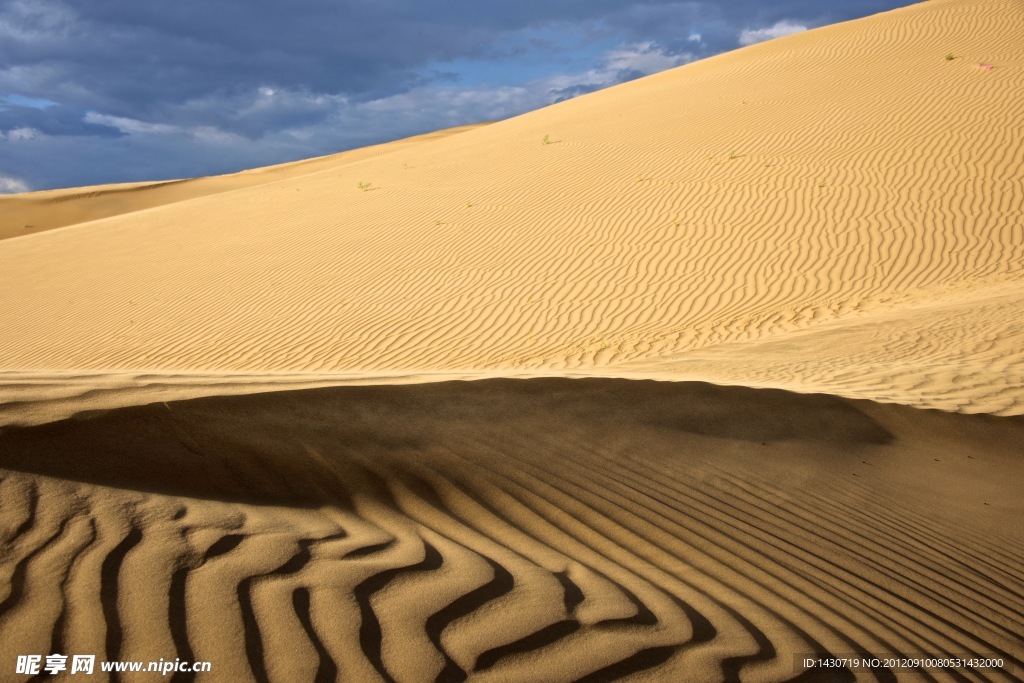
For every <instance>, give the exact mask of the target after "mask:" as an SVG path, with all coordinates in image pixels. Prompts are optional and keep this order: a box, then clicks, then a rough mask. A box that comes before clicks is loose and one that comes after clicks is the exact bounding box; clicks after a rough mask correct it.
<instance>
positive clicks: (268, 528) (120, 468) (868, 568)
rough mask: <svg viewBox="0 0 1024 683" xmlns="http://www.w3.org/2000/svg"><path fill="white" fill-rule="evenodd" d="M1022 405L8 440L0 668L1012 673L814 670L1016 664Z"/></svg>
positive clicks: (1005, 670)
mask: <svg viewBox="0 0 1024 683" xmlns="http://www.w3.org/2000/svg"><path fill="white" fill-rule="evenodd" d="M1022 420H1024V418H1020V417H1015V418H995V417H991V416H974V415H956V414H951V413H944V412H938V411H922V410H917V409H913V408H909V407H905V406H894V405H880V404H875V403H871V402H866V401H851V400H846V399H837V398H832V397H827V396H809V395H800V394H791V393H787V392H782V391H778V390H756V389H746V388H741V387H714V386H712V385H706V384H692V383H676V382H667V383H666V382H644V381H630V380H614V379H585V380H568V379H537V380H487V381H482V382H473V383H464V382H450V383H431V384H422V385H416V386H390V387H341V388H329V389H318V390H308V391H289V392H279V393H265V394H256V395H250V396H244V397H214V398H205V399H197V400H193V401H186V402H173V403H167V404H162V403H158V404H153V405H150V406H145V407H134V408H125V409H121V410H116V411H112V412H108V413H105V414H101V415H96V416H93V417H90V418H83V419H76V420H69V421H64V422H57V423H52V424H49V425H44V426H40V427H31V428H6V429H5V430H3V431H2V432H0V467H2V468H3V469H0V476H2V479H0V538H2V539H3V543H2V546H0V547H2V549H3V550H2V553H3V554H2V555H0V570H2V571H3V572H4V576H3V579H4V580H3V581H2V582H0V589H2V590H3V592H2V593H0V661H2V662H13V659H14V656H15V655H16V654H22V653H30V652H89V653H96V654H98V655H99V656H100V658H101V659H104V658H107V659H129V660H141V661H149V660H158V659H160V658H164V659H171V660H173V659H174V658H175V657H178V658H181V659H184V660H189V661H191V660H208V661H210V662H212V663H213V667H214V670H213V672H212V673H211V674H210V675H208V676H200V677H199V678H198V679H197V680H200V681H204V680H205V681H229V680H230V681H239V682H241V681H297V680H303V681H314V680H316V681H333V680H340V681H361V682H362V681H367V682H369V681H381V680H384V681H435V680H436V681H462V680H466V679H467V678H468V679H469V680H472V681H502V682H505V683H509V682H516V681H522V682H533V681H546V682H550V683H557V682H559V681H566V682H568V681H612V680H620V679H621V680H630V681H688V682H692V683H701V682H704V681H722V680H729V681H737V680H742V681H745V682H755V681H784V680H797V679H796V678H795V677H796V676H797V675H798V674H800V673H801V672H802V671H804V667H803V665H802V664H801V662H802V660H803V659H804V658H805V657H810V656H824V655H826V654H833V655H854V654H857V655H861V656H864V655H878V656H881V655H885V654H893V653H899V654H905V655H933V656H937V655H952V656H965V655H968V654H973V655H979V656H986V657H989V656H994V657H996V658H1001V659H1002V661H1003V667H1002V669H976V670H969V669H967V668H961V669H960V670H959V671H955V672H954V671H942V670H939V669H936V668H929V669H927V670H911V669H899V670H889V669H886V668H882V669H878V670H874V671H867V670H857V671H849V670H845V669H838V670H832V671H829V672H827V673H822V672H811V674H810V675H809V676H808V677H805V678H800V679H799V680H828V681H847V680H849V681H852V680H855V679H856V680H865V681H867V680H876V681H892V680H900V681H913V680H929V681H935V680H941V681H947V680H949V681H953V680H958V681H965V680H971V681H975V680H977V681H1019V680H1021V678H1020V676H1021V672H1022V671H1024V668H1022V666H1024V662H1022V661H1021V660H1022V658H1024V639H1022V636H1021V634H1022V633H1024V572H1022V566H1024V529H1022V527H1021V525H1020V524H1019V520H1020V519H1021V516H1022V514H1024V503H1022V500H1021V498H1020V496H1019V492H1020V488H1019V486H1020V482H1021V481H1022V479H1024V471H1022V470H1024V462H1022V461H1021V458H1020V450H1019V449H1020V444H1021V442H1022V440H1024V421H1022ZM631 675H632V677H630V676H631ZM148 676H149V678H146V679H145V680H149V679H150V678H152V674H148ZM138 680H143V678H139V679H138ZM174 680H178V681H181V680H190V679H189V678H188V677H185V676H178V677H176V678H175V679H174Z"/></svg>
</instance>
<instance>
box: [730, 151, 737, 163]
mask: <svg viewBox="0 0 1024 683" xmlns="http://www.w3.org/2000/svg"><path fill="white" fill-rule="evenodd" d="M737 158H739V154H737V153H736V150H734V149H730V150H729V161H732V160H733V159H737Z"/></svg>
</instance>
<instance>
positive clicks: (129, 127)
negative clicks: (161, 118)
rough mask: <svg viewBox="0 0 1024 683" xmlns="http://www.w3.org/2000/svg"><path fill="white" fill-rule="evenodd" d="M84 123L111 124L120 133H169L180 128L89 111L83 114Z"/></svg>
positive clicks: (178, 130) (176, 131)
mask: <svg viewBox="0 0 1024 683" xmlns="http://www.w3.org/2000/svg"><path fill="white" fill-rule="evenodd" d="M83 120H84V121H85V122H86V123H96V124H99V125H101V126H111V127H113V128H117V129H118V130H119V131H121V132H122V133H129V134H131V133H145V134H149V135H152V134H154V133H155V134H158V135H167V134H170V133H178V132H180V131H181V129H179V128H177V127H176V126H169V125H167V124H166V123H147V122H145V121H139V120H137V119H129V118H125V117H123V116H110V115H108V114H99V113H97V112H94V111H91V112H88V113H87V114H86V115H85V118H84V119H83Z"/></svg>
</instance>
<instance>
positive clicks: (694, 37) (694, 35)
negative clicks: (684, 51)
mask: <svg viewBox="0 0 1024 683" xmlns="http://www.w3.org/2000/svg"><path fill="white" fill-rule="evenodd" d="M703 39H704V37H703V36H702V35H701V34H699V33H696V32H694V33H691V34H690V36H689V37H688V38H687V40H688V41H690V42H691V43H699V42H700V41H702V40H703Z"/></svg>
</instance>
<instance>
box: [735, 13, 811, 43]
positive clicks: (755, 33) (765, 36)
mask: <svg viewBox="0 0 1024 683" xmlns="http://www.w3.org/2000/svg"><path fill="white" fill-rule="evenodd" d="M806 30H807V26H804V25H803V24H797V23H795V22H792V21H789V20H788V19H783V20H782V21H777V22H775V24H773V25H772V26H769V27H767V28H755V29H746V30H745V31H742V32H741V33H740V38H739V39H740V45H753V44H754V43H760V42H763V41H765V40H771V39H772V38H781V37H782V36H789V35H792V34H794V33H800V32H801V31H806Z"/></svg>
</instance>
